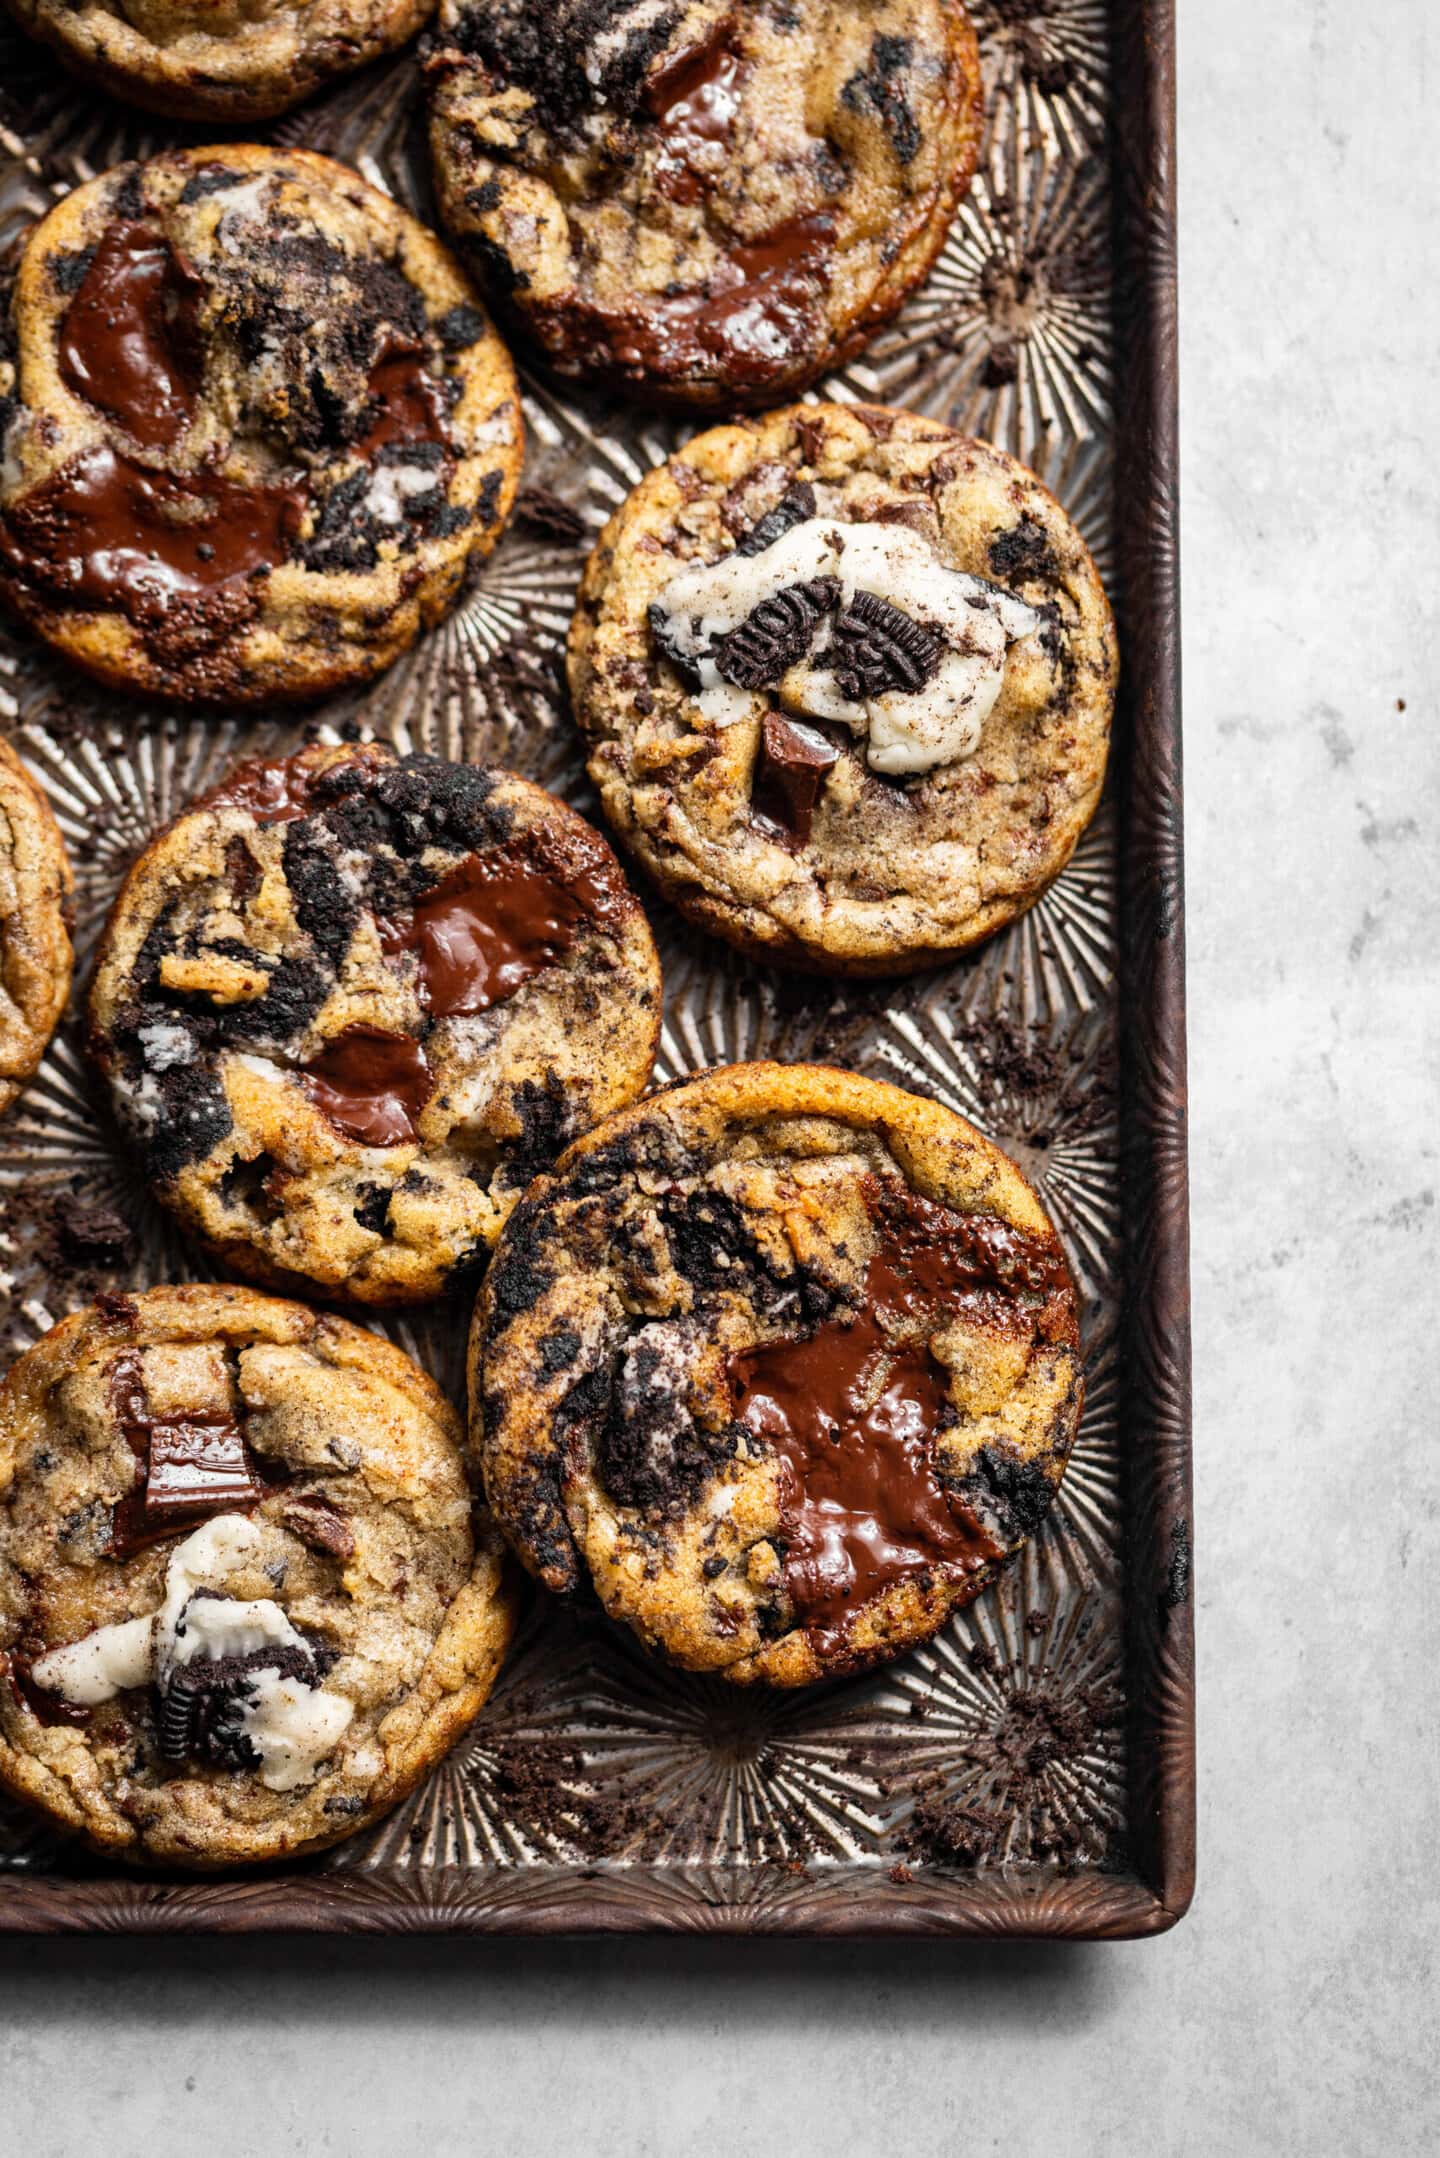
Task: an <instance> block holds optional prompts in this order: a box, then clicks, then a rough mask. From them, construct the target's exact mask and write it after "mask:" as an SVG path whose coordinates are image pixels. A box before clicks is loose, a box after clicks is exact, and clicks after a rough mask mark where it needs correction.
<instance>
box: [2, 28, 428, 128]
mask: <svg viewBox="0 0 1440 2158" xmlns="http://www.w3.org/2000/svg"><path fill="white" fill-rule="evenodd" d="M5 4H6V6H7V7H8V8H9V10H10V13H11V14H12V15H13V16H14V17H15V20H16V21H17V22H18V23H19V24H20V27H21V28H22V29H23V30H28V31H29V32H30V35H31V36H32V37H37V38H41V39H43V41H44V42H45V44H47V45H49V46H51V47H52V48H53V50H54V51H55V52H57V53H58V54H59V55H60V58H61V59H62V60H64V61H65V62H66V64H67V65H68V66H69V67H71V68H73V69H74V71H75V73H76V74H77V75H82V76H84V78H85V79H86V81H88V82H94V83H97V84H98V85H99V86H100V88H101V89H104V90H110V91H113V92H114V94H115V95H116V96H117V97H123V98H128V99H129V101H130V102H131V103H132V104H135V105H143V106H145V107H146V108H147V110H149V111H150V112H164V113H172V114H174V115H175V117H176V118H177V119H181V120H228V121H238V120H264V119H268V118H269V117H270V116H271V115H272V114H273V113H277V112H286V111H288V109H289V108H290V106H292V105H298V104H299V103H300V100H301V99H302V98H306V97H309V96H310V94H311V92H312V91H314V90H318V89H319V88H320V86H321V84H322V83H326V82H329V81H330V79H331V78H332V77H333V76H336V75H345V74H348V73H349V72H350V71H351V69H352V68H357V67H363V66H364V64H365V62H366V61H367V60H373V59H375V58H377V56H378V55H379V54H381V53H384V52H391V51H393V50H394V48H395V47H396V46H397V45H403V44H404V42H405V40H406V38H408V37H409V36H411V34H412V33H413V32H414V31H416V30H418V29H419V27H420V25H421V23H422V22H424V20H425V18H426V16H427V15H429V14H430V13H431V12H432V10H433V8H434V0H220V4H217V0H5Z"/></svg>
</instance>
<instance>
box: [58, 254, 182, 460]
mask: <svg viewBox="0 0 1440 2158" xmlns="http://www.w3.org/2000/svg"><path fill="white" fill-rule="evenodd" d="M200 289H201V287H200V282H199V279H198V278H197V277H196V276H195V275H194V273H193V271H189V272H187V271H186V270H185V269H184V268H183V267H182V265H181V263H180V261H179V260H178V259H177V257H176V255H175V253H174V250H173V249H172V248H171V246H170V243H169V241H168V240H167V239H166V237H165V235H164V233H163V232H162V231H161V229H160V227H159V226H158V225H155V224H151V223H126V222H117V223H115V224H112V225H108V226H107V227H106V229H105V232H104V235H103V236H102V238H101V240H100V243H99V245H98V246H97V247H96V249H95V251H94V255H93V257H92V259H91V262H90V265H89V267H88V269H87V270H86V273H85V277H84V280H83V281H82V283H81V285H80V287H79V290H78V291H77V292H76V294H75V297H74V299H73V300H72V301H71V302H70V305H69V307H68V308H67V309H66V311H65V319H64V322H63V323H62V324H61V328H60V373H61V375H62V376H63V378H64V380H65V381H66V382H67V383H68V384H69V386H70V388H71V389H72V390H74V391H75V392H76V394H77V395H78V396H80V397H84V398H86V399H88V400H89V402H90V403H91V404H92V405H95V406H97V407H98V409H99V410H100V411H101V412H105V413H108V414H109V416H110V418H111V419H113V420H117V421H118V422H119V424H120V425H121V426H122V427H123V428H124V429H125V431H126V433H127V434H130V435H133V436H134V438H135V440H136V441H137V442H141V443H144V445H145V446H146V448H147V449H162V448H163V449H168V448H169V447H171V446H172V445H173V444H174V443H176V442H178V441H179V439H180V437H181V435H182V434H184V432H185V429H186V427H187V425H188V424H189V421H190V419H191V416H192V414H193V412H194V409H195V397H196V392H197V390H198V387H199V382H200V357H199V352H198V349H197V339H196V329H195V304H196V298H197V294H198V292H199V290H200Z"/></svg>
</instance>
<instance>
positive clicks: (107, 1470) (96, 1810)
mask: <svg viewBox="0 0 1440 2158" xmlns="http://www.w3.org/2000/svg"><path fill="white" fill-rule="evenodd" d="M460 1442H461V1431H460V1425H459V1420H458V1418H457V1417H456V1415H455V1413H454V1411H453V1410H452V1409H451V1407H450V1405H449V1403H448V1402H447V1401H446V1400H445V1398H444V1396H443V1395H442V1394H441V1393H440V1391H439V1389H438V1388H437V1387H436V1386H435V1385H434V1384H433V1383H432V1382H431V1381H430V1380H429V1379H428V1378H426V1376H425V1375H424V1373H423V1372H421V1371H420V1370H418V1369H417V1367H416V1366H415V1365H414V1364H412V1363H411V1362H410V1360H409V1358H408V1357H406V1356H404V1355H402V1354H401V1352H400V1351H399V1350H398V1349H396V1348H393V1347H392V1346H391V1345H390V1343H389V1342H385V1341H381V1340H379V1339H377V1338H376V1337H375V1336H374V1335H372V1334H367V1333H364V1332H362V1331H361V1329H360V1328H359V1327H357V1326H351V1325H349V1324H348V1323H347V1322H346V1321H345V1320H343V1319H336V1318H332V1317H328V1316H322V1315H320V1314H318V1313H316V1312H313V1311H309V1310H307V1309H306V1308H305V1307H304V1306H303V1305H300V1304H292V1303H284V1302H281V1301H279V1300H277V1299H276V1298H273V1297H268V1296H259V1295H257V1294H256V1293H255V1292H254V1291H253V1290H249V1289H230V1288H211V1287H200V1286H195V1285H192V1286H189V1287H186V1288H174V1289H152V1290H150V1291H148V1292H147V1293H145V1294H144V1295H137V1296H134V1297H122V1296H108V1297H102V1298H100V1299H99V1300H98V1302H97V1303H96V1304H94V1305H93V1306H92V1307H90V1308H89V1309H88V1310H85V1311H82V1312H78V1313H76V1314H75V1315H74V1316H73V1317H71V1318H68V1319H65V1320H63V1321H62V1322H61V1324H60V1325H59V1326H57V1327H54V1328H53V1329H52V1330H51V1331H50V1332H49V1333H48V1334H46V1335H45V1336H44V1337H43V1339H42V1340H40V1341H39V1342H37V1343H36V1345H35V1347H34V1348H33V1349H30V1350H29V1351H27V1353H26V1354H25V1355H24V1356H22V1357H21V1358H20V1359H19V1361H18V1362H17V1363H15V1364H14V1365H13V1366H12V1367H11V1369H10V1372H9V1373H8V1375H7V1377H6V1379H5V1382H4V1384H3V1386H0V1494H3V1495H0V1784H3V1785H4V1787H5V1788H6V1789H7V1790H9V1791H11V1792H13V1793H15V1794H16V1795H17V1796H18V1797H20V1798H24V1799H28V1800H29V1801H31V1803H33V1804H34V1805H37V1806H39V1807H41V1808H42V1809H43V1810H44V1811H45V1812H46V1813H48V1814H49V1815H50V1816H51V1818H52V1820H54V1821H55V1822H57V1823H58V1824H59V1825H60V1826H61V1827H63V1828H67V1829H72V1830H75V1831H77V1832H78V1833H80V1834H81V1835H83V1836H85V1837H86V1838H87V1840H88V1841H89V1842H90V1843H91V1844H92V1845H94V1846H95V1847H96V1848H97V1849H99V1850H101V1851H103V1852H106V1853H108V1854H111V1855H114V1856H116V1857H121V1858H128V1859H145V1860H152V1861H157V1862H160V1863H163V1864H166V1865H180V1866H205V1867H213V1866H228V1865H233V1864H236V1863H240V1862H259V1861H262V1860H274V1859H286V1858H294V1857H296V1856H298V1855H299V1854H301V1853H302V1852H305V1851H312V1850H317V1849H319V1848H321V1847H322V1846H323V1845H325V1844H329V1843H335V1842H337V1841H338V1840H339V1839H340V1838H341V1837H342V1836H347V1835H350V1834H351V1833H353V1831H354V1830H356V1829H357V1828H363V1827H365V1826H366V1825H367V1823H369V1822H371V1821H374V1820H375V1819H377V1818H378V1816H379V1815H381V1814H382V1813H384V1812H386V1811H388V1809H389V1808H390V1807H391V1806H393V1805H395V1804H396V1803H397V1801H398V1800H399V1799H401V1798H403V1797H404V1796H405V1794H406V1793H407V1792H408V1791H410V1790H411V1789H413V1788H414V1786H415V1784H417V1783H418V1782H419V1781H420V1779H421V1777H422V1776H424V1775H425V1774H426V1773H427V1772H428V1771H429V1769H430V1768H432V1767H433V1766H434V1764H435V1762H436V1761H437V1760H439V1759H440V1757H441V1755H442V1754H444V1753H445V1752H446V1751H447V1749H448V1748H449V1747H450V1746H451V1745H453V1743H454V1741H455V1740H456V1739H457V1738H458V1737H459V1735H460V1733H461V1732H462V1731H463V1730H464V1729H465V1728H466V1726H467V1725H468V1724H469V1723H470V1721H471V1719H472V1718H473V1717H474V1715H475V1714H476V1712H477V1710H478V1709H479V1708H480V1707H481V1705H482V1703H483V1702H484V1700H485V1698H486V1696H487V1694H488V1693H489V1691H490V1688H491V1685H492V1684H493V1683H494V1679H495V1675H496V1672H497V1671H498V1669H499V1666H500V1662H501V1659H502V1657H503V1656H504V1653H505V1649H506V1647H507V1645H508V1642H509V1639H510V1635H511V1632H512V1630H513V1627H514V1621H515V1605H514V1598H513V1591H512V1587H511V1584H510V1583H509V1581H508V1580H507V1572H506V1567H505V1562H504V1558H503V1547H502V1545H501V1543H500V1540H499V1538H498V1537H497V1536H496V1535H495V1533H494V1530H493V1528H492V1527H491V1525H490V1523H489V1521H488V1519H487V1517H486V1516H485V1514H484V1512H483V1510H479V1509H476V1508H474V1507H473V1506H472V1502H471V1497H470V1492H469V1488H468V1485H467V1482H466V1477H465V1470H464V1465H463V1461H462V1455H461V1443H460Z"/></svg>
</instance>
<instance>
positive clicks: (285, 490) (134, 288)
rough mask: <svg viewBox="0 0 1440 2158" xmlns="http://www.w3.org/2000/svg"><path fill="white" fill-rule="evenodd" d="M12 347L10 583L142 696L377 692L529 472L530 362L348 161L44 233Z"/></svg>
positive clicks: (304, 160)
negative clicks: (519, 357)
mask: <svg viewBox="0 0 1440 2158" xmlns="http://www.w3.org/2000/svg"><path fill="white" fill-rule="evenodd" d="M3 320H4V328H3V335H0V432H3V442H4V470H3V474H0V594H3V596H4V597H5V598H6V599H7V600H8V601H9V602H10V604H11V605H12V606H13V607H14V608H15V609H16V610H17V611H18V612H19V613H20V614H21V615H22V616H23V617H24V619H25V620H26V621H27V622H28V623H29V624H30V625H31V627H32V628H34V629H35V630H37V631H38V632H39V633H40V635H41V636H43V637H45V638H48V639H49V641H50V642H51V643H52V644H54V645H56V646H58V648H59V649H60V650H61V651H62V652H65V653H66V654H68V656H69V657H70V658H71V659H74V660H76V661H78V663H79V664H80V665H81V666H83V667H85V668H88V670H89V671H90V672H91V673H92V674H95V675H97V676H98V677H99V678H100V679H101V680H102V681H105V682H108V683H112V684H114V685H116V686H117V687H120V688H125V689H137V690H145V691H148V692H151V693H154V694H157V695H161V696H166V697H174V698H179V699H183V700H186V701H190V702H196V701H199V702H209V701H214V700H217V699H223V700H227V701H230V702H234V703H254V702H257V701H260V700H264V701H267V702H269V701H273V700H275V699H277V698H286V699H290V698H308V697H315V696H318V695H320V694H321V693H322V692H325V691H329V690H333V689H337V688H340V687H342V686H344V685H346V684H350V683H356V682H362V681H365V680H368V679H369V677H371V676H372V675H375V674H377V673H378V672H379V671H380V670H381V669H382V668H384V667H387V666H389V664H390V662H391V661H392V660H394V659H395V658H396V657H398V655H399V654H400V653H401V652H403V651H404V650H405V649H406V647H407V646H408V645H410V644H411V643H412V642H413V641H414V639H415V637H416V636H417V635H418V634H419V632H420V630H421V629H422V628H423V627H426V626H428V625H430V624H432V623H434V622H436V621H438V620H439V618H440V617H441V616H442V615H443V614H444V613H445V612H446V611H447V609H448V608H449V607H450V606H451V605H452V604H453V602H454V600H455V598H456V595H457V594H458V592H459V590H460V586H461V583H462V581H463V579H464V575H465V571H466V566H467V564H468V563H470V562H471V561H473V560H476V559H478V558H479V557H480V556H483V555H485V554H487V553H488V552H489V550H490V549H491V547H493V545H494V544H495V541H496V539H497V538H498V536H499V533H500V530H501V527H502V525H503V523H504V520H505V517H506V515H507V514H508V511H509V508H510V503H511V500H512V498H513V495H514V491H515V486H516V481H517V477H518V474H519V470H520V461H521V443H522V429H521V419H520V408H519V402H518V397H517V392H516V385H515V377H514V372H513V370H512V368H511V365H510V361H509V357H508V355H507V354H506V352H505V350H504V347H503V346H502V345H501V343H500V341H499V339H498V338H497V337H496V335H495V332H494V330H493V328H492V327H491V325H490V323H489V321H488V320H487V318H486V316H485V314H484V312H483V311H482V309H481V308H480V307H479V305H478V304H477V302H476V298H475V293H474V291H473V289H472V287H471V286H470V284H469V283H468V282H467V280H466V279H465V278H464V276H462V274H461V272H460V270H459V269H458V268H457V267H456V264H455V263H454V261H453V259H452V258H451V257H450V255H448V254H447V253H446V251H445V249H444V248H442V247H441V245H440V243H439V242H438V240H436V239H435V238H434V236H433V235H432V234H431V233H428V232H426V231H425V229H424V228H423V226H420V225H417V224H416V223H415V221H414V219H413V218H411V217H407V216H406V214H405V212H404V211H403V210H400V209H398V208H397V207H396V205H395V204H394V203H393V202H392V201H391V200H390V199H389V197H388V196H387V195H382V194H380V193H379V192H378V191H377V190H376V189H374V188H372V187H367V186H366V185H365V183H364V181H363V180H361V179H359V178H358V176H357V175H356V174H355V173H353V172H350V171H348V170H347V169H346V168H345V167H344V166H343V165H337V164H334V163H332V162H331V161H330V160H329V159H328V158H321V157H313V156H310V155H309V154H307V153H305V152H302V151H298V150H286V151H281V150H268V149H258V148H249V147H245V146H242V145H234V146H230V145H226V146H222V147H219V148H215V149H202V150H177V151H173V152H171V153H168V154H167V155H165V156H163V157H157V158H152V159H151V160H150V161H149V163H147V164H143V165H121V166H118V167H117V168H116V169H115V170H114V171H113V172H109V173H106V174H105V175H104V176H103V177H102V178H100V179H98V180H90V181H87V182H85V183H84V184H83V185H82V186H80V187H77V188H76V189H75V191H74V193H73V194H70V195H67V196H66V197H65V199H64V201H63V202H61V203H59V204H57V206H56V207H55V208H54V209H53V210H52V211H51V212H50V213H49V215H48V216H47V217H45V218H44V219H42V221H41V222H40V223H39V224H38V225H37V226H35V227H34V229H33V230H32V231H31V233H30V234H29V237H28V238H27V240H26V241H25V244H24V247H23V250H22V252H21V255H20V260H19V266H18V269H17V271H16V273H15V278H14V284H13V288H12V291H11V294H10V300H9V305H8V308H7V309H6V310H5V312H4V318H3Z"/></svg>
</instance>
